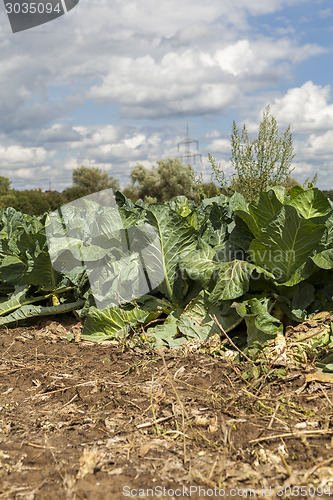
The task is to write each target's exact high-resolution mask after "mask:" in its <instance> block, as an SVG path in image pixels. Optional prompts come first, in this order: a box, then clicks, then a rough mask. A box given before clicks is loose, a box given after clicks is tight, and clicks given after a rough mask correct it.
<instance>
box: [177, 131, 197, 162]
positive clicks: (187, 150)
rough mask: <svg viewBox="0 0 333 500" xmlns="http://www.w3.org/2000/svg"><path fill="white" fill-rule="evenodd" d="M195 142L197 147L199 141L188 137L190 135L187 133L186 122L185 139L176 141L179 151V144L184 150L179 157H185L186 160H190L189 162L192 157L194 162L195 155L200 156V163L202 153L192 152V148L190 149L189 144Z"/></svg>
mask: <svg viewBox="0 0 333 500" xmlns="http://www.w3.org/2000/svg"><path fill="white" fill-rule="evenodd" d="M194 143H195V144H196V145H197V149H199V142H198V141H196V140H192V139H191V138H190V135H189V131H188V124H187V125H186V137H185V140H184V141H181V142H178V145H177V146H178V151H179V146H185V152H184V153H183V154H182V155H180V157H179V158H181V159H185V160H186V161H188V160H190V161H189V162H191V159H192V158H193V162H194V163H195V159H196V157H199V158H200V163H201V161H202V155H201V154H199V153H193V152H192V150H191V144H194Z"/></svg>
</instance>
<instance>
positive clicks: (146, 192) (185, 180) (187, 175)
mask: <svg viewBox="0 0 333 500" xmlns="http://www.w3.org/2000/svg"><path fill="white" fill-rule="evenodd" d="M130 176H131V180H132V185H131V186H129V188H128V189H127V192H129V193H130V194H132V195H137V197H138V198H142V199H143V200H145V201H146V202H148V203H152V202H156V201H159V202H163V201H168V200H171V199H172V198H174V197H175V196H179V195H185V196H187V197H188V198H189V199H192V200H196V199H197V186H196V183H195V181H194V175H193V171H192V168H191V167H190V166H189V165H184V164H183V163H182V162H181V161H180V160H179V159H178V158H175V159H168V160H161V161H158V162H157V167H153V168H152V169H147V168H146V167H144V166H143V165H136V166H135V167H134V168H133V170H132V172H131V174H130Z"/></svg>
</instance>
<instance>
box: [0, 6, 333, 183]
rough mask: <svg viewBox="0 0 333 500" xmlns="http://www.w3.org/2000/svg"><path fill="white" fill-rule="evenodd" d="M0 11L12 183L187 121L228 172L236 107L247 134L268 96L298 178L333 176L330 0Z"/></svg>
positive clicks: (121, 170)
mask: <svg viewBox="0 0 333 500" xmlns="http://www.w3.org/2000/svg"><path fill="white" fill-rule="evenodd" d="M1 8H2V10H1V16H0V30H1V36H0V53H1V65H0V87H1V88H0V90H1V92H0V138H1V142H0V175H5V176H7V177H9V178H10V180H11V181H12V186H13V187H15V188H17V189H24V188H28V189H32V188H42V189H48V188H49V187H50V186H51V188H52V189H58V190H60V191H61V190H62V189H64V188H65V187H67V186H68V185H70V184H71V174H72V170H73V168H76V167H79V166H81V165H85V166H88V167H94V166H97V167H99V168H101V169H104V170H106V171H107V172H108V173H109V174H110V175H113V176H114V177H116V178H118V179H119V180H120V182H121V184H122V186H125V185H126V184H127V183H128V175H129V173H130V171H131V169H132V168H133V167H134V166H135V165H136V164H137V163H141V164H143V165H145V166H146V167H148V168H150V167H151V166H153V165H154V164H156V162H157V161H158V160H161V159H166V158H168V157H175V156H177V154H178V152H177V143H178V142H180V141H182V140H184V137H185V130H186V125H187V124H188V125H189V131H190V136H191V137H192V138H193V139H195V140H198V141H199V146H200V153H201V154H202V163H196V165H195V168H196V170H197V171H198V172H202V173H203V175H204V178H205V179H206V180H209V179H210V174H211V171H210V166H209V162H208V159H207V156H208V153H210V154H212V155H213V156H214V157H215V158H216V159H217V160H218V161H220V162H221V165H222V167H223V169H224V170H225V173H226V174H227V175H228V174H231V173H232V171H231V167H230V161H229V159H230V132H231V126H232V121H233V120H235V121H236V122H237V123H238V124H239V126H240V127H241V126H242V124H243V123H246V125H247V127H248V130H249V131H250V132H253V133H254V134H255V131H256V130H257V127H258V124H259V122H260V120H261V117H262V112H263V109H264V108H265V107H266V105H267V104H270V105H271V110H272V113H273V114H274V116H275V117H276V118H277V120H278V124H279V127H280V131H281V133H283V132H284V130H285V128H286V127H287V126H288V124H290V125H291V130H292V132H293V137H294V145H295V152H296V157H295V159H294V163H293V166H294V167H295V169H294V172H293V174H292V175H293V176H294V177H295V178H296V179H298V180H299V181H300V182H304V181H305V179H307V178H309V177H310V178H312V177H313V176H314V175H315V173H318V183H317V185H318V187H320V188H322V189H329V188H332V189H333V168H332V157H333V89H332V86H333V78H332V71H333V70H332V68H333V65H332V51H333V31H332V30H333V6H332V4H331V1H330V0H266V1H265V2H263V1H262V0H252V1H251V2H249V1H248V0H232V1H228V0H224V1H222V0H206V1H205V2H202V0H200V1H199V0H181V1H179V0H177V1H176V0H168V1H166V0H159V2H156V1H153V0H140V1H138V0H130V1H127V2H125V1H124V0H98V1H97V0H93V1H88V0H80V3H79V4H78V5H77V6H76V7H75V8H74V9H73V10H72V11H70V12H69V13H68V14H66V15H65V16H62V17H60V18H58V19H56V20H54V21H52V22H50V23H47V24H44V25H42V26H39V27H36V28H33V29H30V30H27V31H23V32H19V33H15V34H13V33H11V30H10V26H9V22H8V19H7V16H6V13H5V9H4V6H3V5H1Z"/></svg>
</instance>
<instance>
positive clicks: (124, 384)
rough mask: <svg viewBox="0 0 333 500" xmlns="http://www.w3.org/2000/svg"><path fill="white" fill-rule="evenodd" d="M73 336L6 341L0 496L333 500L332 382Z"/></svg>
mask: <svg viewBox="0 0 333 500" xmlns="http://www.w3.org/2000/svg"><path fill="white" fill-rule="evenodd" d="M72 331H74V333H75V326H74V322H73V321H71V320H70V319H68V320H63V321H61V323H58V322H56V321H53V320H48V321H44V322H43V323H41V324H39V325H38V326H36V327H29V328H17V329H14V330H7V331H2V332H1V333H0V466H1V467H0V499H7V498H8V499H21V500H23V499H24V500H34V499H36V500H39V499H50V500H53V499H54V500H55V499H57V500H62V499H91V500H108V499H121V498H192V499H197V498H205V497H207V498H208V497H209V498H223V497H225V498H228V497H229V498H235V499H238V498H244V497H247V498H249V497H251V498H290V497H293V498H329V497H333V383H332V381H333V377H328V376H326V378H323V379H322V380H321V378H320V376H318V374H316V370H315V368H314V367H313V366H311V365H310V366H305V367H304V368H302V369H300V368H298V369H296V368H288V369H287V370H286V372H285V373H283V372H276V371H271V372H267V373H266V374H265V375H260V377H259V379H256V380H251V379H246V373H249V368H251V367H249V366H248V364H246V363H242V364H232V363H231V362H230V361H227V360H223V359H221V357H218V356H214V355H212V354H210V353H208V352H206V353H205V352H200V351H195V350H191V349H188V350H185V351H184V350H183V351H178V352H171V351H164V352H154V351H147V350H144V349H140V348H135V349H132V350H129V349H126V346H124V345H123V346H119V345H113V344H110V343H106V344H102V345H100V344H93V343H90V342H76V343H75V342H68V340H66V336H67V335H68V333H69V332H72ZM252 368H253V367H252ZM252 368H251V369H252ZM244 376H245V378H244Z"/></svg>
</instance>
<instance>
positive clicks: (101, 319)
mask: <svg viewBox="0 0 333 500" xmlns="http://www.w3.org/2000/svg"><path fill="white" fill-rule="evenodd" d="M115 199H116V205H115V206H112V207H110V209H107V210H106V209H105V208H104V210H103V212H102V219H100V220H102V223H101V224H100V225H99V226H98V227H97V228H95V230H94V231H91V228H92V226H93V225H94V224H95V225H96V220H97V218H98V217H97V215H96V214H97V212H96V210H98V208H96V207H97V206H96V204H95V202H94V201H91V200H89V199H88V198H87V200H84V199H81V200H83V201H81V204H80V205H79V206H76V207H75V206H74V207H72V208H71V209H73V210H74V209H75V217H74V216H73V217H72V220H74V219H75V231H74V232H72V234H71V235H70V237H69V236H68V235H66V234H64V229H63V227H62V225H63V220H62V219H61V216H59V218H58V219H57V223H58V226H59V228H58V230H57V228H56V226H55V225H54V221H55V219H53V226H52V231H53V233H52V234H54V235H55V236H54V238H53V240H52V241H53V247H55V248H56V249H55V250H54V248H53V249H52V251H51V250H50V248H49V246H50V240H48V239H47V230H48V227H50V226H49V225H50V220H51V222H52V217H51V219H50V216H49V215H47V214H45V216H44V217H42V218H35V217H30V216H27V215H24V214H22V213H20V212H17V211H15V210H14V209H11V208H9V209H6V210H2V211H1V212H0V294H1V302H0V326H1V325H2V326H16V325H17V324H21V323H25V322H29V321H33V320H36V318H40V317H41V316H45V315H54V314H64V313H68V312H70V311H75V314H77V315H78V317H79V318H80V319H81V321H82V324H83V333H82V337H83V338H85V339H90V340H96V341H100V340H105V339H112V340H117V339H119V338H123V337H124V336H125V337H130V336H133V335H135V334H136V333H137V332H138V331H140V332H144V338H145V340H146V341H148V342H151V343H153V344H154V345H155V346H161V345H164V346H167V347H172V348H175V347H180V346H181V345H182V343H183V342H185V341H187V340H191V339H200V340H204V339H206V338H208V337H210V336H212V335H214V334H216V333H220V332H219V329H218V327H217V325H216V323H215V321H214V320H213V319H212V317H214V316H215V317H216V319H217V320H218V322H219V323H220V325H221V326H222V327H223V329H224V330H225V332H227V333H229V332H237V328H238V327H239V325H240V323H242V324H243V325H244V324H245V325H246V329H245V330H244V331H245V333H244V335H245V338H244V344H247V345H248V346H250V345H252V344H253V343H254V342H256V341H259V342H263V341H265V340H268V339H271V338H274V336H275V335H276V334H277V332H283V324H282V316H283V315H284V317H287V318H289V319H290V320H291V321H295V322H302V321H304V320H306V319H308V318H311V317H312V316H313V315H315V314H316V313H318V312H321V311H329V312H330V311H332V310H333V302H332V297H333V204H332V203H331V202H330V201H329V200H328V199H327V198H326V197H325V196H324V195H323V194H322V192H321V191H320V190H319V189H317V188H310V189H306V190H304V189H302V188H300V187H298V186H297V187H293V188H292V189H291V191H290V193H289V194H287V192H286V190H285V189H284V188H283V187H273V188H271V189H269V190H267V191H266V192H263V193H261V195H260V196H259V197H258V198H256V199H255V200H254V201H253V202H252V203H250V204H249V205H248V204H247V203H246V202H245V200H244V198H243V196H242V195H240V194H239V193H235V194H234V195H233V196H232V197H230V198H229V197H226V196H223V195H220V196H219V197H216V198H211V199H206V200H204V201H203V202H202V204H201V205H200V206H196V205H194V203H192V202H190V201H189V200H188V199H187V198H185V197H183V196H180V197H177V198H176V199H174V200H173V201H170V202H167V203H164V204H151V205H145V204H144V203H143V202H142V201H139V202H137V203H136V204H133V203H132V202H131V201H130V200H129V199H127V198H125V197H124V195H122V194H121V193H120V192H117V193H116V195H115ZM59 213H60V212H59ZM115 214H116V218H115ZM70 215H71V214H70ZM147 227H149V228H152V233H153V234H154V237H155V240H154V238H153V237H152V236H151V235H152V233H151V235H150V236H149V234H148V233H147V231H146V232H145V231H143V230H146V228H147ZM55 228H56V229H55ZM140 230H141V233H140ZM57 231H58V234H57ZM117 231H118V239H117V238H115V241H112V240H113V236H112V235H114V234H115V232H117ZM119 231H121V232H122V235H123V236H122V238H123V239H124V241H125V246H126V242H127V247H126V252H125V251H124V248H123V247H122V246H119V241H120V240H119V234H120V233H119ZM135 231H137V232H139V233H140V234H141V240H140V242H141V243H140V244H141V248H142V249H143V247H144V246H146V248H148V247H149V245H150V247H154V245H155V243H154V242H156V238H157V240H158V247H159V248H158V252H155V253H154V252H151V256H152V257H151V259H149V258H148V259H147V258H145V259H144V261H143V259H142V255H141V254H140V249H138V246H136V247H135V245H134V246H133V244H132V246H131V245H130V240H131V241H132V242H133V239H135V238H136V236H137V234H138V233H135ZM142 234H144V235H147V234H148V240H149V241H146V240H145V237H143V238H142ZM83 235H84V236H85V237H84V238H83V237H82V236H83ZM110 235H111V236H110ZM139 239H140V238H139ZM146 239H147V238H146ZM83 247H84V248H83ZM150 247H149V248H150ZM115 248H116V251H115ZM131 248H132V249H133V251H131ZM129 249H130V251H128V250H129ZM82 250H84V252H83V253H82ZM82 255H84V262H83V260H82ZM107 256H108V260H107V261H106V260H105V259H106V257H107ZM110 256H111V257H110ZM148 256H149V253H148ZM157 261H158V262H157ZM69 262H70V263H71V266H69V265H68V263H69ZM103 262H104V264H105V263H106V264H105V265H104V266H103V265H101V263H103ZM87 268H88V270H87ZM105 268H106V269H107V272H106V273H105ZM89 269H93V270H94V274H93V276H94V280H95V282H96V283H99V285H98V287H96V286H94V284H93V282H92V277H91V276H92V275H91V273H90V274H89ZM142 273H143V274H144V276H146V277H147V276H150V277H151V276H154V275H155V276H156V282H154V279H151V280H150V281H151V283H150V286H149V289H148V290H144V293H141V294H140V293H138V290H140V289H141V290H142V275H143V274H142ZM148 281H149V280H148ZM122 289H125V291H126V293H125V297H127V298H126V299H125V300H119V301H118V303H116V302H114V303H113V304H110V303H105V304H104V305H106V307H103V297H105V296H107V295H108V294H109V295H110V291H111V292H112V293H113V294H114V296H119V297H121V295H122V292H121V291H122ZM332 312H333V311H332ZM232 334H233V333H231V335H232Z"/></svg>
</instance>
